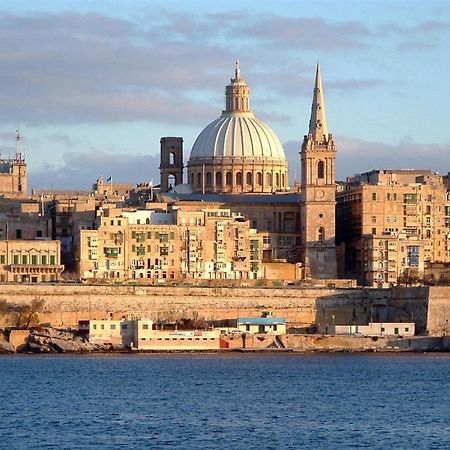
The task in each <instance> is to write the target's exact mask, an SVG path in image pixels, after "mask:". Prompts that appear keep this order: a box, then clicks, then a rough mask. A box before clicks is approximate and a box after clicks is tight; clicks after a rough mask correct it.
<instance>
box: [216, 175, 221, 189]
mask: <svg viewBox="0 0 450 450" xmlns="http://www.w3.org/2000/svg"><path fill="white" fill-rule="evenodd" d="M216 186H222V172H216Z"/></svg>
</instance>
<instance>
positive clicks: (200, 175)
mask: <svg viewBox="0 0 450 450" xmlns="http://www.w3.org/2000/svg"><path fill="white" fill-rule="evenodd" d="M201 186H202V174H201V173H200V172H199V173H197V187H201Z"/></svg>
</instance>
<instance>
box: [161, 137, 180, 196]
mask: <svg viewBox="0 0 450 450" xmlns="http://www.w3.org/2000/svg"><path fill="white" fill-rule="evenodd" d="M160 142H161V165H160V166H159V170H160V174H161V192H168V191H169V190H170V189H171V188H173V187H175V186H176V185H177V184H181V183H183V138H181V137H162V138H161V141H160Z"/></svg>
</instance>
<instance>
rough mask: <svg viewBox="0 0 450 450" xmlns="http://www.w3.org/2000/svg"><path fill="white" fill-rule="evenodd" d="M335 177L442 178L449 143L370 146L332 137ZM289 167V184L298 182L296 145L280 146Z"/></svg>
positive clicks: (449, 157) (449, 155)
mask: <svg viewBox="0 0 450 450" xmlns="http://www.w3.org/2000/svg"><path fill="white" fill-rule="evenodd" d="M335 143H336V151H337V153H336V170H337V174H336V177H337V179H338V180H345V179H346V178H347V177H348V176H352V175H354V174H356V173H361V172H368V171H370V170H373V169H431V170H434V171H436V172H439V173H441V174H446V173H447V172H448V171H449V167H450V142H448V143H444V144H421V143H417V142H414V140H412V139H411V138H410V137H406V138H403V139H401V140H400V141H399V142H398V143H396V144H386V143H383V142H371V141H365V140H363V139H358V138H354V137H351V136H335ZM283 147H284V150H285V154H286V159H287V160H288V164H289V180H290V183H291V184H292V182H293V180H294V178H295V175H297V179H300V167H301V166H300V155H299V152H300V149H301V142H300V141H289V142H286V143H285V144H283Z"/></svg>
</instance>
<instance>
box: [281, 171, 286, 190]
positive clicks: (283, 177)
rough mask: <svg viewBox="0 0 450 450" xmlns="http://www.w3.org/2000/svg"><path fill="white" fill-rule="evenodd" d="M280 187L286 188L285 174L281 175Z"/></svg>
mask: <svg viewBox="0 0 450 450" xmlns="http://www.w3.org/2000/svg"><path fill="white" fill-rule="evenodd" d="M281 187H282V188H284V187H286V174H285V173H283V174H281Z"/></svg>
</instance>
